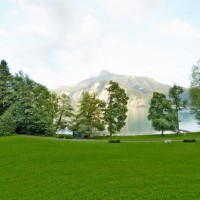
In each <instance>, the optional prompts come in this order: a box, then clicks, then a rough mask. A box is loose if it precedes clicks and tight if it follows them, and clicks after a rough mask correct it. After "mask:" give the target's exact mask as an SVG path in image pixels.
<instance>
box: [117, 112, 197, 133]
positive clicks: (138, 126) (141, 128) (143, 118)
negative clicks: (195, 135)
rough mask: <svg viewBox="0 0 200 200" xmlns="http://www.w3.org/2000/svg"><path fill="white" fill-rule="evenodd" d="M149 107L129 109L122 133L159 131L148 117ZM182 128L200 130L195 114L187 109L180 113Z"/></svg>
mask: <svg viewBox="0 0 200 200" xmlns="http://www.w3.org/2000/svg"><path fill="white" fill-rule="evenodd" d="M147 115H148V108H134V109H131V110H129V112H128V118H127V120H126V126H125V127H124V128H123V129H122V130H121V133H122V135H140V134H152V133H158V132H156V131H155V130H154V129H153V127H152V126H151V122H150V121H149V120H148V119H147ZM179 116H180V120H181V122H180V129H183V130H188V131H191V132H193V131H194V132H197V131H200V125H198V123H197V121H196V120H195V117H194V115H192V114H191V113H190V111H189V110H187V109H185V110H182V111H181V112H180V113H179Z"/></svg>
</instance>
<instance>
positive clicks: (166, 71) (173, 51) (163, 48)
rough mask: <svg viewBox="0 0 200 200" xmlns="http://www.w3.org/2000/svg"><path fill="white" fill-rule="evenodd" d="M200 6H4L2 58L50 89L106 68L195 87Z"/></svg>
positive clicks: (146, 0)
mask: <svg viewBox="0 0 200 200" xmlns="http://www.w3.org/2000/svg"><path fill="white" fill-rule="evenodd" d="M199 8H200V1H199V0H0V13H1V16H0V59H5V60H6V61H7V62H8V64H9V66H10V70H11V72H13V73H14V72H17V71H19V70H22V71H23V72H25V73H27V74H28V75H29V76H30V77H31V78H32V79H34V80H35V81H37V82H39V83H42V84H44V85H46V86H48V87H49V88H53V87H55V86H58V85H75V84H77V83H78V82H79V81H81V80H83V79H85V78H88V77H90V76H95V75H98V74H99V73H100V71H101V70H103V69H106V70H108V71H110V72H113V73H117V74H125V75H131V76H145V77H150V78H154V79H155V80H157V81H160V82H162V83H167V84H170V85H172V84H174V83H177V84H179V85H182V86H185V87H188V86H189V76H190V73H191V68H192V65H193V64H195V63H196V62H197V60H198V59H200V12H199Z"/></svg>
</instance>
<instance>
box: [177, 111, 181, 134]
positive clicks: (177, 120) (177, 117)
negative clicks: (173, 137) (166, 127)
mask: <svg viewBox="0 0 200 200" xmlns="http://www.w3.org/2000/svg"><path fill="white" fill-rule="evenodd" d="M176 118H177V122H176V123H177V134H179V132H180V131H179V116H178V110H176Z"/></svg>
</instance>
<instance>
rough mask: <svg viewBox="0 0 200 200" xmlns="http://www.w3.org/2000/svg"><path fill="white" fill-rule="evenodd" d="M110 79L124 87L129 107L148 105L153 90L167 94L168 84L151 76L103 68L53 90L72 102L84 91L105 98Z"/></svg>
mask: <svg viewBox="0 0 200 200" xmlns="http://www.w3.org/2000/svg"><path fill="white" fill-rule="evenodd" d="M110 80H113V81H116V82H118V83H119V85H120V86H121V87H122V88H123V89H125V91H126V93H127V95H128V96H129V103H128V106H129V108H137V107H148V106H149V104H150V101H151V98H152V94H153V92H161V93H164V94H166V95H167V94H168V91H169V88H170V86H169V85H165V84H162V83H159V82H157V81H155V80H154V79H152V78H147V77H135V76H127V75H118V74H113V73H110V72H108V71H106V70H103V71H101V73H100V74H99V75H98V76H94V77H90V78H88V79H86V80H84V81H82V82H80V83H79V84H77V85H75V86H72V87H67V86H60V87H58V88H57V89H56V90H54V92H56V93H57V94H61V93H65V94H67V95H69V96H70V97H71V99H72V102H74V104H76V102H78V101H79V100H80V98H81V94H82V92H84V91H88V92H90V93H92V92H95V93H97V96H98V97H99V98H100V99H103V100H106V99H107V97H108V94H107V91H106V88H107V87H108V84H109V81H110ZM183 98H184V99H187V98H188V93H187V91H186V92H185V93H184V94H183Z"/></svg>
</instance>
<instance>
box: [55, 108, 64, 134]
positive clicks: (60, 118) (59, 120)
mask: <svg viewBox="0 0 200 200" xmlns="http://www.w3.org/2000/svg"><path fill="white" fill-rule="evenodd" d="M63 112H64V111H63V110H62V112H61V114H60V117H59V119H58V123H57V126H56V131H57V130H58V127H59V125H60V122H61V120H62V115H63Z"/></svg>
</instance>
